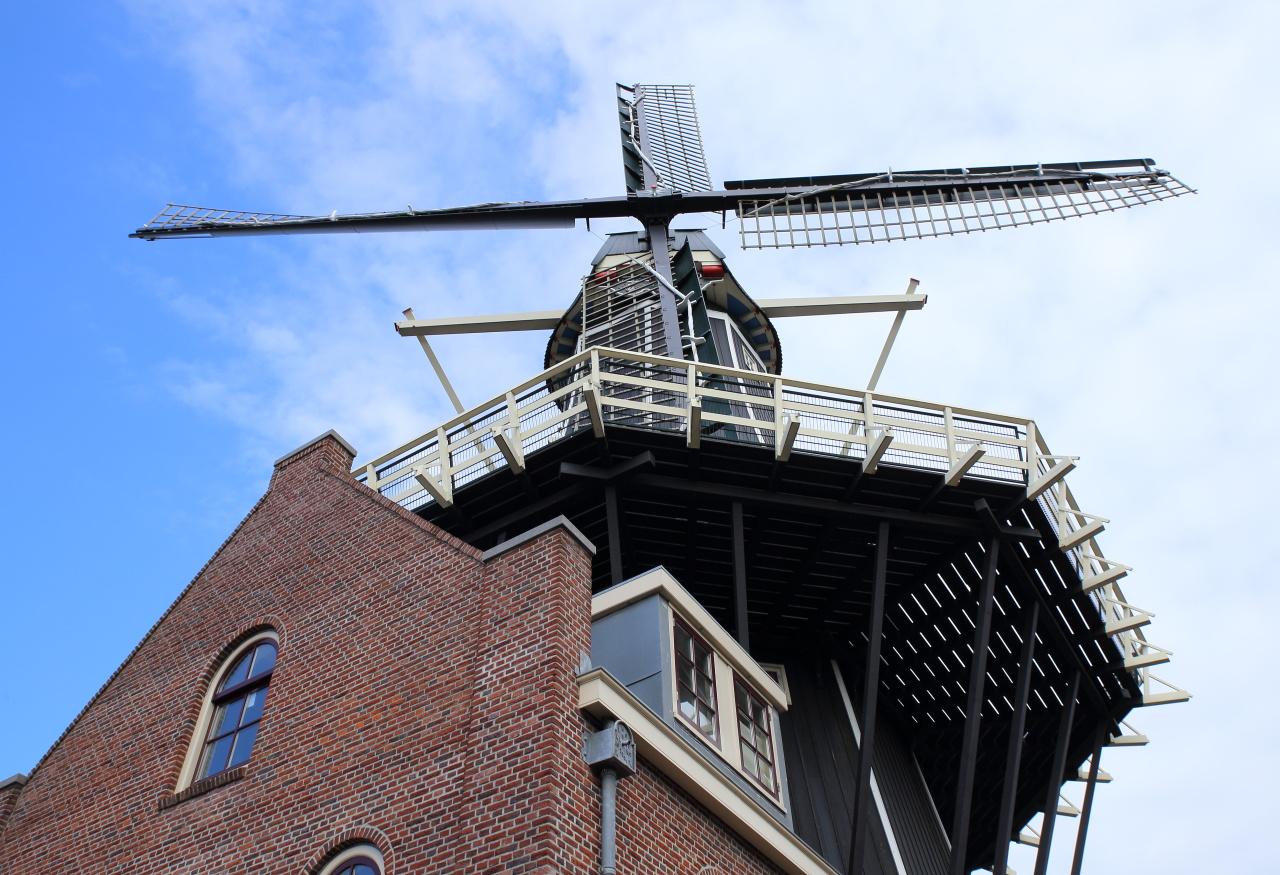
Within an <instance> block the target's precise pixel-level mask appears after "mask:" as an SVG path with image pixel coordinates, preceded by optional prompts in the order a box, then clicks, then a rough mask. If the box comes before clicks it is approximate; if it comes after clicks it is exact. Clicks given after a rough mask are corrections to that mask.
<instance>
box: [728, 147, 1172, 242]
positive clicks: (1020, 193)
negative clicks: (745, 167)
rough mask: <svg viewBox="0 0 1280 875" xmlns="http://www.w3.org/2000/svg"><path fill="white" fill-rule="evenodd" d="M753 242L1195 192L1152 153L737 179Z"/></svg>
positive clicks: (938, 226) (1077, 210)
mask: <svg viewBox="0 0 1280 875" xmlns="http://www.w3.org/2000/svg"><path fill="white" fill-rule="evenodd" d="M725 188H726V189H729V190H731V191H732V190H742V192H743V195H744V196H743V198H742V199H741V200H739V202H738V205H737V210H736V212H737V214H738V218H739V220H740V222H739V235H740V239H741V244H742V247H743V248H744V249H772V248H784V247H800V246H831V245H836V246H839V245H845V244H858V243H883V242H887V241H890V240H911V239H919V238H923V237H941V236H945V235H949V234H968V233H972V232H974V231H991V230H998V229H1000V228H1011V227H1015V226H1019V225H1031V224H1035V223H1038V222H1050V221H1054V220H1056V219H1069V218H1072V217H1074V216H1085V215H1091V214H1094V213H1103V212H1109V211H1111V210H1117V209H1123V208H1125V207H1134V206H1139V205H1142V204H1147V203H1154V202H1156V201H1160V200H1165V199H1167V198H1172V197H1178V196H1180V195H1184V194H1190V193H1192V191H1193V190H1192V189H1191V188H1188V187H1187V186H1186V185H1184V184H1183V183H1182V182H1180V181H1179V180H1177V179H1176V178H1174V177H1173V176H1170V175H1169V174H1168V173H1166V172H1164V171H1162V170H1157V169H1155V166H1154V162H1152V161H1151V160H1149V159H1139V160H1133V161H1097V162H1087V163H1078V164H1027V165H1017V166H1007V167H983V168H974V169H969V170H964V169H960V170H922V171H907V172H905V173H893V172H888V173H882V174H851V175H847V176H825V177H796V178H789V179H765V180H744V181H740V182H727V183H725Z"/></svg>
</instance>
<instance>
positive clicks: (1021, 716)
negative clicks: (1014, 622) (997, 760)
mask: <svg viewBox="0 0 1280 875" xmlns="http://www.w3.org/2000/svg"><path fill="white" fill-rule="evenodd" d="M1039 623H1040V603H1039V602H1032V603H1031V607H1030V610H1029V611H1028V612H1027V619H1026V622H1025V623H1024V625H1023V627H1022V651H1021V653H1020V656H1019V659H1018V681H1017V686H1016V691H1015V692H1014V702H1013V717H1012V720H1011V722H1010V724H1009V746H1008V749H1007V751H1006V753H1005V758H1004V783H1003V784H1002V785H1001V789H1000V816H999V819H998V820H997V824H998V825H997V827H996V856H995V861H994V862H993V864H992V866H991V872H992V875H1008V869H1009V839H1010V837H1011V835H1012V833H1013V805H1014V802H1016V801H1017V790H1018V770H1019V769H1020V768H1021V767H1022V741H1023V735H1024V734H1025V732H1026V727H1027V700H1028V699H1029V698H1030V695H1031V672H1032V669H1033V668H1034V660H1035V655H1036V630H1037V627H1038V626H1039Z"/></svg>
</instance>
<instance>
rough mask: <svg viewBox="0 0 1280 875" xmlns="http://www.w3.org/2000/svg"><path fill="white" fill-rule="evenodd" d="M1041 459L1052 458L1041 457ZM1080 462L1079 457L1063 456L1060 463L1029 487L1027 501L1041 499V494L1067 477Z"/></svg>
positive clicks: (1033, 481) (1032, 482)
mask: <svg viewBox="0 0 1280 875" xmlns="http://www.w3.org/2000/svg"><path fill="white" fill-rule="evenodd" d="M1040 458H1042V459H1044V458H1050V457H1048V456H1041V457H1040ZM1078 461H1080V457H1079V456H1061V457H1059V461H1058V462H1057V463H1056V464H1054V465H1053V467H1051V468H1050V469H1049V470H1048V471H1045V472H1044V473H1043V474H1041V475H1040V476H1039V477H1037V478H1036V479H1035V480H1032V481H1031V483H1030V484H1029V485H1028V486H1027V500H1028V501H1034V500H1035V499H1037V498H1039V497H1040V494H1041V493H1042V492H1044V491H1045V490H1046V489H1048V488H1049V487H1050V486H1052V485H1053V484H1055V483H1057V482H1058V481H1059V480H1061V479H1062V478H1063V477H1066V476H1067V475H1068V474H1070V473H1071V472H1072V470H1074V469H1075V467H1076V462H1078Z"/></svg>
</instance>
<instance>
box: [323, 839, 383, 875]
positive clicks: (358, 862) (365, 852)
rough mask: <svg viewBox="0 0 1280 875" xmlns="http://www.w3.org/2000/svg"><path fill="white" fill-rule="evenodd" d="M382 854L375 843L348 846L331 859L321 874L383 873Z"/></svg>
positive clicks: (373, 874)
mask: <svg viewBox="0 0 1280 875" xmlns="http://www.w3.org/2000/svg"><path fill="white" fill-rule="evenodd" d="M383 865H384V863H383V859H382V854H380V853H379V852H378V849H377V848H375V847H374V846H373V845H356V846H355V847H351V848H347V849H346V850H345V851H343V852H342V853H341V854H338V856H336V857H334V858H333V859H332V860H330V861H329V863H328V865H326V866H325V867H324V868H323V869H321V870H320V875H382V871H383Z"/></svg>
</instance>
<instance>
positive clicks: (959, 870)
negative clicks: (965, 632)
mask: <svg viewBox="0 0 1280 875" xmlns="http://www.w3.org/2000/svg"><path fill="white" fill-rule="evenodd" d="M999 560H1000V540H999V538H992V539H991V540H990V541H989V542H987V567H986V569H985V570H984V572H983V575H982V591H981V593H980V594H979V596H978V619H977V623H976V628H975V629H974V630H973V662H972V663H971V664H970V665H969V688H968V693H969V696H968V702H967V704H966V707H965V713H964V738H963V740H962V741H961V743H960V775H959V777H958V778H957V779H956V805H955V818H954V819H953V820H952V822H951V868H950V870H949V871H950V872H951V875H963V873H964V872H965V871H966V869H965V856H966V855H967V854H968V851H969V813H970V811H971V809H972V807H973V775H974V771H975V770H976V768H977V765H978V730H979V729H981V727H982V701H983V698H984V696H983V687H984V686H985V685H986V680H987V646H988V644H989V643H990V640H991V607H992V604H993V602H994V601H995V593H996V565H997V563H998V562H999Z"/></svg>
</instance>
